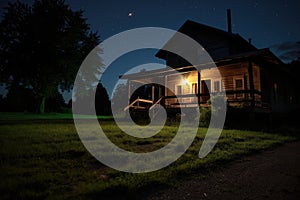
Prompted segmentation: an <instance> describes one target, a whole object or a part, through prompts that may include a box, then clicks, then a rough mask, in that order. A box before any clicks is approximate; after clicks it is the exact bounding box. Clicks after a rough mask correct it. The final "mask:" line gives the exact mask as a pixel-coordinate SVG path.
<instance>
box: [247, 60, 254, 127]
mask: <svg viewBox="0 0 300 200" xmlns="http://www.w3.org/2000/svg"><path fill="white" fill-rule="evenodd" d="M248 73H249V87H250V97H251V104H250V113H249V120H250V123H254V121H255V113H254V110H255V94H254V80H253V64H252V61H251V60H250V61H249V66H248Z"/></svg>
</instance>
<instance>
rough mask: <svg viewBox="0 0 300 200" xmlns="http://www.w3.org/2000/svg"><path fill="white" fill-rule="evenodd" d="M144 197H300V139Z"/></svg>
mask: <svg viewBox="0 0 300 200" xmlns="http://www.w3.org/2000/svg"><path fill="white" fill-rule="evenodd" d="M141 199H147V200H159V199H172V200H177V199H178V200H182V199H191V200H194V199H195V200H196V199H197V200H200V199H214V200H215V199H222V200H224V199H239V200H240V199H258V200H260V199H295V200H296V199H300V141H297V142H292V143H287V144H285V145H283V146H280V147H278V148H276V149H273V150H268V151H265V152H263V153H261V154H258V155H253V156H250V157H244V158H242V159H241V160H239V161H236V162H234V163H233V164H231V165H229V166H227V168H225V169H224V170H221V171H219V172H217V173H214V174H213V175H212V176H210V177H207V178H205V179H203V178H197V177H193V178H191V179H190V180H185V181H183V182H181V183H180V184H178V185H177V187H174V188H171V189H166V190H163V191H157V192H152V193H151V194H144V197H142V198H141Z"/></svg>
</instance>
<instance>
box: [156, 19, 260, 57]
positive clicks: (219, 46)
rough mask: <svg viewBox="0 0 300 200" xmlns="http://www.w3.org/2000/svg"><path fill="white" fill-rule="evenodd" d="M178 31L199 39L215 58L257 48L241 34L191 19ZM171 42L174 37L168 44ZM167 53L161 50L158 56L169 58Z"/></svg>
mask: <svg viewBox="0 0 300 200" xmlns="http://www.w3.org/2000/svg"><path fill="white" fill-rule="evenodd" d="M178 32H180V33H183V34H185V35H187V36H189V37H191V38H192V39H194V40H195V41H197V42H198V43H199V44H200V45H201V46H202V47H203V48H204V49H205V50H206V51H207V52H208V53H209V54H210V56H211V57H212V58H213V60H217V59H220V58H222V57H223V58H224V57H227V56H231V55H234V54H239V53H244V52H248V51H254V50H257V49H256V48H255V47H254V46H253V45H252V44H250V43H249V42H248V41H246V40H245V39H244V38H242V37H241V36H240V35H239V34H234V33H230V32H226V31H223V30H220V29H217V28H214V27H211V26H207V25H204V24H200V23H197V22H194V21H191V20H187V21H186V22H185V23H184V24H183V25H182V26H181V27H180V28H179V30H178ZM171 42H172V38H171V39H170V40H169V41H168V42H167V44H168V43H171ZM167 44H166V45H167ZM166 45H165V46H166ZM179 48H180V47H179ZM167 54H168V52H167V51H165V50H159V51H158V53H157V54H156V57H158V58H161V59H164V60H167Z"/></svg>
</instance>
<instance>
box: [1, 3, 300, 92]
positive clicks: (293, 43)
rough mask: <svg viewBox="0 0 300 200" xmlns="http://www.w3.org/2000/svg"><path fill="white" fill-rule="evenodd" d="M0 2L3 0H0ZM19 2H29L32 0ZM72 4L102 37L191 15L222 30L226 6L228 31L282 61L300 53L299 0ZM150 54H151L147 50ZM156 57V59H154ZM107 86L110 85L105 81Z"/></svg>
mask: <svg viewBox="0 0 300 200" xmlns="http://www.w3.org/2000/svg"><path fill="white" fill-rule="evenodd" d="M0 2H1V3H0V6H1V7H3V6H4V5H6V3H7V1H5V0H0ZM23 2H28V3H29V4H31V3H32V0H27V1H23ZM66 3H68V4H69V5H70V6H71V8H72V9H73V10H78V9H82V10H84V16H85V17H86V18H87V21H88V23H89V24H91V28H92V30H94V31H98V33H99V35H100V38H101V40H102V41H103V40H105V39H106V38H108V37H110V36H112V35H114V34H117V33H119V32H122V31H125V30H128V29H132V28H137V27H148V26H154V27H164V28H170V29H174V30H177V29H178V28H179V27H180V26H181V25H182V24H183V23H184V22H185V21H186V20H188V19H190V20H193V21H196V22H199V23H203V24H206V25H209V26H212V27H215V28H219V29H222V30H226V29H227V17H226V9H227V8H230V9H231V13H232V29H233V30H232V31H233V33H238V34H240V35H241V36H242V37H243V38H245V39H246V40H248V39H249V38H251V39H252V44H253V45H254V46H256V47H257V48H267V47H270V48H271V50H272V51H273V52H274V53H275V54H276V55H278V56H280V57H281V58H282V59H283V61H285V62H288V61H290V60H291V59H294V58H296V57H300V52H299V51H300V23H299V19H300V1H299V0H274V1H266V0H265V1H254V0H243V1H240V0H231V1H223V0H220V1H216V0H208V1H206V0H205V1H202V0H172V1H168V0H165V1H164V0H151V1H150V0H120V1H116V0H109V1H96V0H85V1H82V0H66ZM155 52H156V51H150V50H148V51H147V52H144V53H141V52H137V53H138V55H139V56H136V57H138V58H139V59H137V60H135V61H132V59H129V58H130V56H129V58H127V59H126V58H122V59H121V61H119V62H118V61H117V63H116V65H120V64H121V63H122V69H120V70H119V71H118V72H119V73H124V72H125V71H126V70H127V69H128V67H129V68H130V67H131V66H133V65H138V64H143V63H147V62H148V61H150V60H152V61H153V59H154V60H155V58H153V55H154V54H155ZM149 55H152V57H151V56H150V57H151V58H149V57H148V56H149ZM156 62H160V61H157V60H156ZM109 90H111V87H109Z"/></svg>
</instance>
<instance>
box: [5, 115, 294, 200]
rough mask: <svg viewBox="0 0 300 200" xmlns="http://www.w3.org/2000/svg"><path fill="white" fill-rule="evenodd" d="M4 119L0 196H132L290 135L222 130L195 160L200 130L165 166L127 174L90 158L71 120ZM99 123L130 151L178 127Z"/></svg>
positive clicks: (151, 145) (159, 141)
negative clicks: (140, 130) (134, 129)
mask: <svg viewBox="0 0 300 200" xmlns="http://www.w3.org/2000/svg"><path fill="white" fill-rule="evenodd" d="M3 119H4V118H3V117H2V118H1V120H0V122H1V123H0V159H1V162H0V170H1V174H0V179H1V182H0V195H1V196H0V198H1V199H25V198H26V199H28V198H34V199H45V198H49V199H74V198H76V199H80V198H82V199H96V198H101V197H103V198H104V197H105V196H106V197H110V198H112V197H115V198H116V199H117V198H120V197H122V199H124V198H128V199H134V198H137V197H138V195H139V193H140V192H143V191H145V190H147V189H151V188H153V187H154V188H155V187H159V186H162V187H164V186H170V185H174V184H176V183H178V181H180V179H182V178H184V177H185V176H187V175H189V176H191V175H192V176H206V175H208V174H209V173H211V172H213V171H215V170H217V169H219V168H221V167H222V166H224V164H226V163H227V162H229V161H232V160H234V159H237V158H239V157H241V156H243V155H248V154H251V153H255V152H259V151H262V150H264V149H266V148H271V147H274V146H275V145H279V144H282V143H284V142H288V141H292V140H294V139H295V138H293V137H290V136H284V135H280V134H268V133H262V132H253V131H240V130H223V132H222V135H221V138H220V139H219V141H218V143H217V145H216V146H215V148H214V150H213V151H212V152H211V153H210V154H209V155H208V156H207V157H205V158H203V159H199V158H198V152H199V149H200V146H201V143H202V140H203V138H204V136H205V133H206V131H207V129H205V128H199V130H198V134H197V137H196V139H195V140H194V143H193V144H192V145H191V147H190V148H189V149H188V151H187V152H186V153H185V154H184V155H183V156H182V157H181V158H180V159H178V160H177V161H176V162H174V163H173V164H171V165H170V166H168V167H166V168H164V169H162V170H159V171H156V172H151V173H146V174H129V173H123V172H118V171H116V170H113V169H110V168H108V167H106V166H104V165H102V164H101V163H100V162H98V161H97V160H96V159H95V158H94V157H92V156H91V155H90V154H89V153H88V152H87V151H86V149H85V148H84V146H83V144H82V143H81V141H80V139H79V137H78V135H77V133H76V130H75V127H74V124H73V121H72V120H70V119H68V120H66V119H65V120H62V119H63V118H58V119H49V118H47V119H43V120H41V119H40V120H37V119H33V118H30V117H28V118H26V119H22V120H20V119H19V118H18V117H12V119H9V120H3ZM6 119H7V118H6ZM101 125H102V128H103V129H104V130H105V132H106V134H107V136H108V137H109V138H110V139H111V140H112V141H113V142H114V143H115V144H117V145H118V146H120V147H122V148H124V149H127V150H130V151H135V152H148V151H152V150H155V149H159V148H161V147H162V146H164V145H166V144H167V143H168V142H169V141H170V140H171V139H172V138H173V137H174V135H175V134H176V131H177V127H176V126H175V125H174V126H166V127H164V129H163V130H162V131H161V132H160V133H159V134H157V135H156V136H154V137H152V138H149V139H135V138H133V137H130V136H128V135H126V134H125V133H123V132H122V131H121V130H120V129H119V128H118V127H117V126H116V125H115V124H114V123H113V121H109V120H106V121H101ZM104 199H106V198H104Z"/></svg>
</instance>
